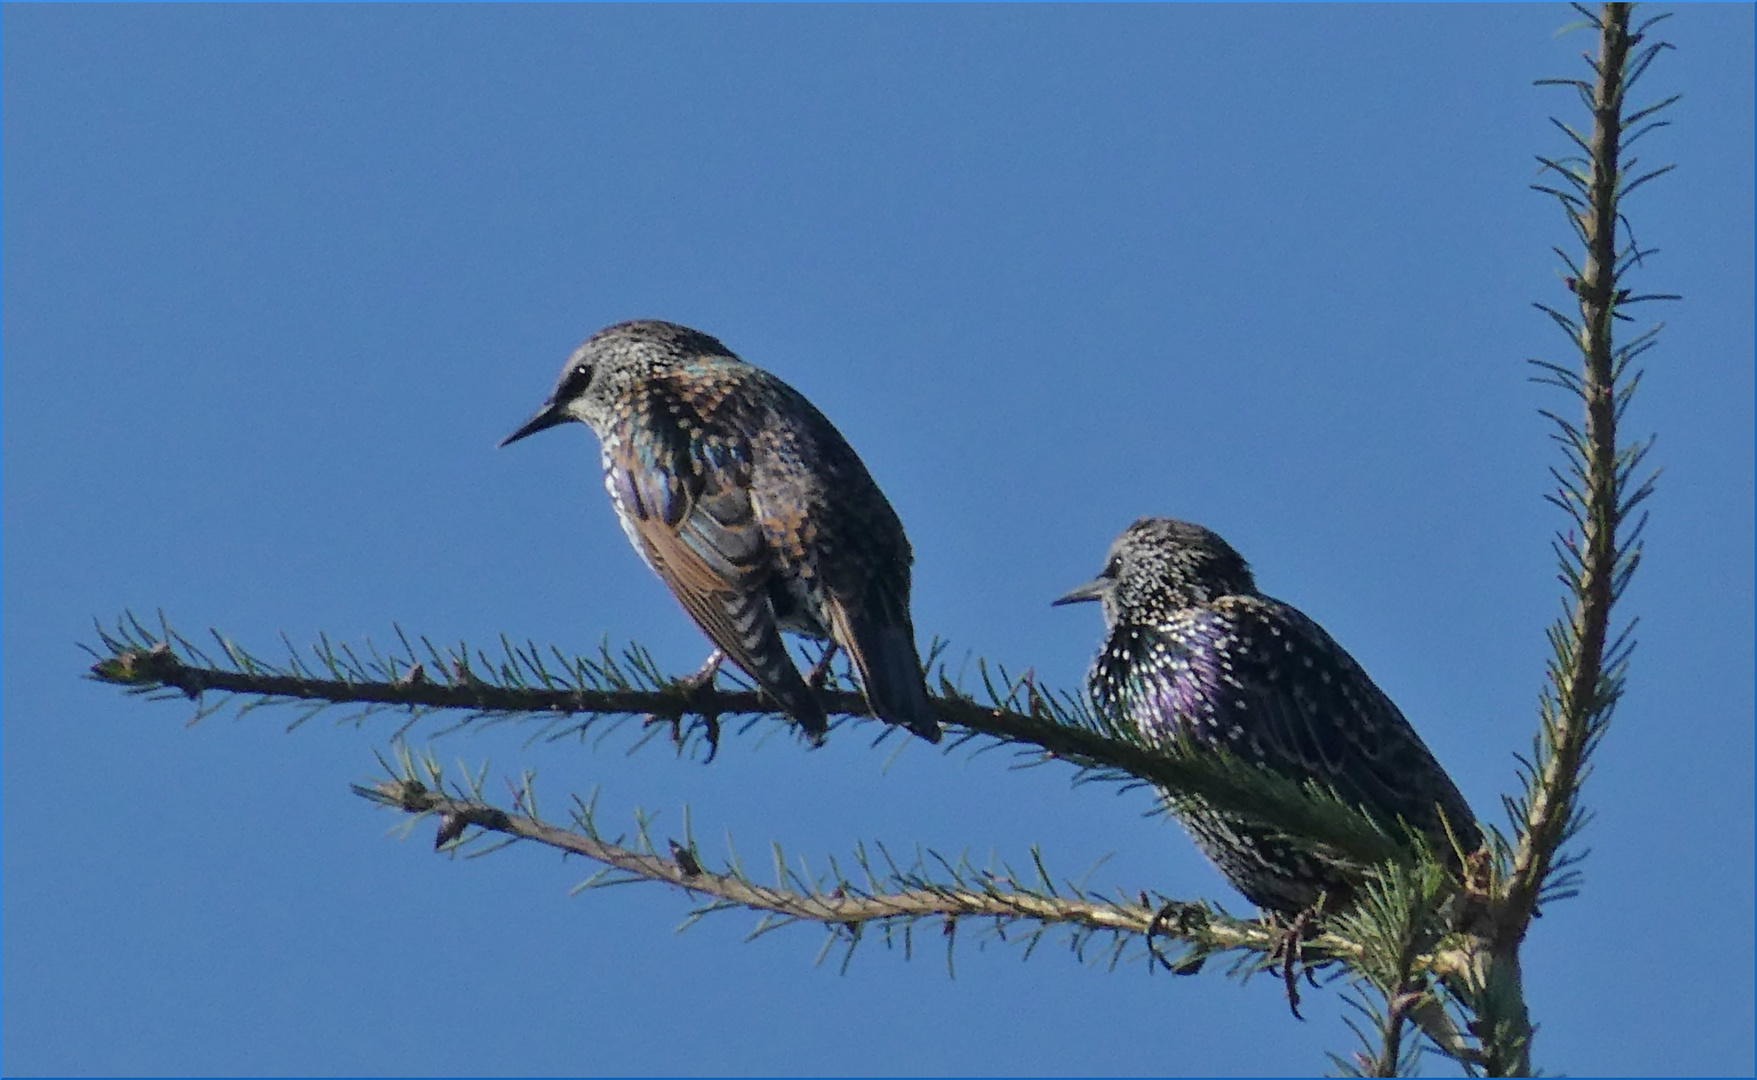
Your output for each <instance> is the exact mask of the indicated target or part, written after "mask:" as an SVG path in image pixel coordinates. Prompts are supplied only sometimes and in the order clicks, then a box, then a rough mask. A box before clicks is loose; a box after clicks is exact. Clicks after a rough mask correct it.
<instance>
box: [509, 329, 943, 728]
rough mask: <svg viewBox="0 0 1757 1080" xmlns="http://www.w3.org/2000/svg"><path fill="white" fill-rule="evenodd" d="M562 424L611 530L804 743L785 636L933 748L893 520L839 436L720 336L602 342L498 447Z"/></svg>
mask: <svg viewBox="0 0 1757 1080" xmlns="http://www.w3.org/2000/svg"><path fill="white" fill-rule="evenodd" d="M570 420H574V421H579V422H581V423H584V424H586V425H587V426H589V427H590V428H591V429H592V430H593V431H594V432H595V433H596V434H597V436H598V440H599V444H600V448H601V451H602V453H601V458H602V462H603V466H604V486H605V489H606V490H607V491H608V492H609V494H610V500H611V503H612V504H613V505H614V507H615V509H616V516H617V520H618V521H620V522H621V524H622V528H623V532H624V533H626V534H627V536H628V539H629V542H630V543H631V544H633V545H634V548H635V550H636V551H637V552H638V553H639V554H640V556H641V558H642V559H643V560H645V561H646V563H647V565H648V566H650V567H651V568H652V569H653V570H654V572H655V573H657V574H658V575H659V577H660V578H661V579H662V580H663V581H664V582H665V584H666V585H667V586H668V587H669V588H670V589H671V592H672V594H673V595H674V596H676V597H677V599H678V601H679V602H680V603H682V605H683V607H684V609H685V610H686V611H688V612H689V614H690V617H691V618H693V619H694V620H695V622H696V624H697V625H698V626H700V627H701V629H702V631H703V632H704V633H706V634H707V635H708V637H709V639H710V640H712V641H713V643H714V645H715V646H716V648H717V649H718V650H719V652H720V653H723V654H724V655H725V657H726V658H728V659H730V660H732V662H733V663H735V664H737V665H738V666H739V667H740V668H742V669H743V670H744V671H745V672H746V673H747V674H749V675H750V676H751V678H753V679H755V680H756V682H757V684H758V685H759V686H761V687H762V688H763V689H764V690H765V691H767V692H768V693H769V694H770V695H771V696H773V697H774V698H775V699H776V700H777V701H779V702H780V703H781V706H782V708H783V709H785V710H786V711H787V712H788V713H789V714H791V715H792V716H793V717H794V718H795V719H797V720H798V721H799V722H800V724H801V726H802V727H804V728H805V730H806V731H807V732H808V733H810V734H811V735H812V736H814V737H819V738H821V736H822V735H823V733H824V732H825V730H827V726H828V719H827V717H826V716H825V714H824V710H823V706H822V705H821V704H820V703H819V702H818V700H817V698H816V696H815V695H814V694H813V693H812V692H811V689H810V688H809V687H808V686H807V685H806V683H805V680H803V679H802V678H801V677H800V674H799V671H798V669H797V668H796V667H795V666H794V664H793V661H792V659H791V657H789V656H788V654H787V650H786V648H785V646H784V645H783V644H782V640H781V631H783V630H788V631H793V632H795V633H800V634H804V635H806V636H809V637H815V638H819V639H824V640H828V641H831V642H833V643H834V644H835V645H836V646H837V647H839V648H840V649H842V650H844V651H846V652H847V653H848V656H849V659H850V660H851V661H852V663H853V665H854V669H855V671H856V673H857V675H858V677H859V679H860V683H861V686H862V688H863V689H864V690H865V691H866V696H867V702H868V704H869V705H870V706H871V708H872V710H873V712H874V713H876V714H877V715H878V716H879V717H881V718H882V719H884V720H887V721H889V722H891V723H895V724H901V725H903V726H906V727H908V728H909V729H910V730H911V731H914V732H915V733H916V734H918V735H920V736H922V737H923V738H926V739H930V740H935V741H937V740H938V739H939V737H940V728H939V721H938V720H937V719H936V718H935V717H934V714H933V711H932V708H931V705H930V704H929V700H928V694H927V687H926V682H925V680H924V679H923V675H922V670H921V662H920V658H919V655H918V654H917V652H916V649H915V631H914V628H913V626H912V624H911V622H910V617H909V590H910V564H911V562H912V561H913V555H912V554H911V552H910V548H909V540H908V538H907V537H906V536H905V535H904V533H903V524H902V522H901V521H899V520H898V518H897V515H896V512H895V511H894V510H892V509H891V504H890V503H889V502H888V501H887V500H886V499H885V497H884V494H883V493H882V492H881V491H880V490H879V488H878V485H877V484H876V483H874V482H873V479H872V477H871V475H869V474H868V473H867V471H866V466H865V465H864V464H862V463H861V461H860V458H859V457H858V456H857V455H856V454H855V453H854V451H853V449H852V448H851V447H849V445H848V443H847V441H846V440H845V439H843V438H842V435H841V433H840V432H838V431H837V430H836V428H835V426H834V425H833V424H831V423H830V421H829V420H828V419H826V418H825V417H824V415H823V414H822V413H821V412H819V411H818V410H817V409H816V408H815V407H814V406H813V405H812V404H811V402H809V401H807V400H806V399H805V397H804V396H803V395H801V394H800V393H799V392H798V391H797V390H795V389H793V388H792V387H791V386H789V385H787V384H786V383H785V382H782V381H781V380H780V379H778V378H776V377H775V376H773V375H771V374H769V373H768V372H766V371H764V370H762V369H761V368H758V367H755V366H753V365H751V364H747V363H745V362H744V361H742V360H740V359H739V358H738V357H737V356H735V355H733V353H732V351H731V350H729V349H728V348H726V346H725V345H723V344H721V342H720V341H719V340H718V339H717V338H714V337H710V336H709V335H707V334H704V333H701V332H700V331H698V330H691V329H690V328H688V327H686V326H678V325H677V324H675V323H667V322H656V321H651V320H641V321H634V322H625V323H618V324H616V325H615V326H611V327H608V328H606V329H604V330H600V331H599V332H598V333H596V334H593V335H592V336H591V337H590V338H588V339H587V340H586V342H585V343H584V344H582V345H581V346H580V347H579V348H577V349H575V350H574V351H573V353H572V355H570V356H569V357H568V359H567V363H566V364H564V365H563V366H562V369H561V376H560V378H558V379H557V380H556V383H555V390H554V391H553V392H552V393H551V394H550V395H549V400H548V401H546V402H545V403H544V405H543V407H542V408H541V409H539V410H537V412H536V414H535V415H533V416H532V417H531V418H530V419H529V420H528V421H526V422H525V424H524V425H523V426H521V427H520V428H519V429H518V430H517V431H515V432H513V433H512V434H511V435H509V436H508V437H507V438H506V440H505V441H504V442H502V443H501V445H502V446H504V445H506V444H507V443H511V442H516V441H518V440H519V439H523V438H525V437H526V436H528V435H532V434H535V433H536V432H539V431H543V430H545V429H547V428H551V427H555V426H556V425H558V424H563V423H566V422H568V421H570Z"/></svg>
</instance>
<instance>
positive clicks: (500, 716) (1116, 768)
mask: <svg viewBox="0 0 1757 1080" xmlns="http://www.w3.org/2000/svg"><path fill="white" fill-rule="evenodd" d="M397 633H398V639H399V642H400V643H401V645H402V646H403V648H402V649H401V651H400V652H398V653H396V654H395V655H390V656H387V655H385V654H382V653H380V652H379V651H378V650H377V649H376V648H375V647H374V646H372V645H371V644H367V645H365V646H363V648H362V650H361V651H362V652H363V653H364V654H365V655H364V656H361V655H360V654H359V653H356V652H355V651H354V650H353V649H352V648H350V647H349V646H346V645H336V644H334V643H332V642H330V641H329V639H328V638H327V637H323V638H321V639H320V641H319V643H318V644H317V645H315V646H313V647H312V648H311V649H310V650H309V654H310V657H311V659H310V660H307V659H303V658H302V656H301V654H300V652H299V651H298V650H293V649H291V648H289V653H290V655H289V658H288V660H287V661H285V662H283V663H281V664H278V665H277V664H272V663H269V662H268V661H265V660H263V659H262V658H260V657H257V656H255V655H253V654H251V653H249V652H247V651H246V650H244V649H243V648H242V647H241V646H239V645H237V644H236V643H234V642H232V641H231V640H230V639H229V638H226V637H225V636H223V635H221V634H219V633H218V632H217V631H216V632H213V635H212V636H213V638H214V640H215V641H216V642H218V644H219V650H220V654H221V655H220V657H219V658H216V657H213V656H210V655H209V654H208V653H207V652H206V651H205V650H203V649H202V648H200V647H198V646H197V645H195V644H194V643H193V642H191V641H189V640H188V639H187V638H185V637H184V636H183V635H181V634H179V633H177V632H176V631H175V630H173V629H171V628H170V626H169V625H168V624H167V623H165V622H164V620H163V618H162V617H161V626H160V628H159V629H158V630H157V631H156V632H155V631H154V630H151V629H149V628H147V627H146V626H144V625H143V624H142V623H141V622H140V621H139V620H137V619H135V618H134V617H133V616H132V615H125V616H124V617H123V618H122V619H121V620H119V621H118V624H117V626H116V627H115V628H114V629H113V630H109V629H105V628H103V627H101V626H100V627H99V628H98V636H99V640H100V643H101V645H102V649H101V651H100V650H99V649H90V650H88V651H91V652H92V653H93V654H94V655H96V656H98V657H99V659H98V662H97V663H95V664H93V665H92V667H91V669H90V672H89V676H90V677H91V678H93V679H95V680H98V681H100V682H106V683H110V684H112V685H117V686H121V687H124V688H126V689H127V690H128V691H130V692H131V693H144V694H154V693H156V692H164V693H165V694H168V695H169V696H182V697H185V698H188V699H190V700H192V701H196V702H197V703H198V705H197V712H196V719H200V718H201V717H203V716H206V715H209V714H210V713H211V712H213V711H214V710H216V709H218V708H221V707H223V706H224V704H225V701H226V699H227V697H228V696H230V697H232V698H252V697H253V698H254V699H255V700H253V701H245V702H243V703H242V704H241V705H240V709H241V711H245V712H248V711H251V710H254V709H257V708H261V707H263V706H265V705H286V704H295V705H297V704H304V705H305V706H306V708H305V710H304V711H303V712H302V713H301V714H300V715H299V716H298V717H297V719H295V720H294V721H293V723H294V725H297V724H301V723H304V722H305V721H306V720H308V719H309V718H310V717H311V716H313V715H315V714H316V713H317V712H319V711H321V710H323V709H325V708H327V707H329V706H332V705H357V706H361V707H362V710H363V711H362V713H361V714H360V715H361V716H362V717H364V716H366V715H371V714H373V713H375V712H379V711H384V710H395V711H401V712H405V713H407V714H408V719H407V720H405V722H404V723H403V724H402V726H401V727H400V728H399V729H398V730H397V732H396V734H397V735H399V736H400V735H402V734H403V733H405V732H406V731H407V730H408V729H409V728H410V726H412V725H413V724H414V723H415V722H416V721H418V720H420V719H421V718H422V717H424V716H427V715H429V714H432V713H435V712H441V711H450V712H457V713H462V714H464V715H463V716H462V718H461V719H459V720H457V721H456V723H458V724H460V725H461V724H468V723H471V722H476V721H482V722H508V721H518V720H536V721H537V722H538V723H540V724H542V725H544V728H543V734H544V735H545V736H546V737H548V738H551V739H554V738H560V737H564V736H566V735H569V734H583V733H585V732H586V731H587V730H589V729H591V728H592V727H593V726H594V725H597V724H601V723H606V722H609V723H614V722H616V721H619V720H626V719H628V718H630V717H641V718H644V719H645V720H647V721H649V722H651V721H655V720H656V721H659V722H661V723H663V724H664V725H665V726H666V730H669V731H671V732H672V733H673V735H674V738H675V739H676V741H677V744H678V746H679V750H680V751H682V750H683V749H685V748H686V747H687V746H690V745H693V743H694V742H705V743H707V744H708V755H709V756H710V757H711V756H712V753H713V752H714V749H715V748H716V747H717V745H718V740H719V738H720V735H721V732H722V729H723V727H725V726H729V725H728V721H731V722H734V723H739V722H741V723H740V726H739V727H738V728H737V730H738V731H740V732H744V731H749V730H750V729H751V728H752V726H753V725H756V724H758V723H760V722H763V721H765V720H767V721H771V722H776V723H780V722H785V720H786V718H785V717H784V716H782V715H780V714H779V713H778V712H777V711H776V708H775V705H774V703H773V702H772V701H771V700H770V699H768V698H767V697H766V696H765V695H763V694H762V693H761V692H760V691H757V690H754V689H745V688H737V687H734V688H721V687H717V686H714V685H713V684H709V685H706V686H693V685H691V684H689V683H688V682H687V681H686V680H684V679H680V678H677V677H675V676H670V675H667V674H664V673H663V672H661V671H660V669H659V668H658V666H657V664H655V663H654V661H653V660H652V658H651V656H649V655H648V654H647V653H646V651H645V650H644V649H641V648H640V647H639V646H630V647H629V648H627V649H625V650H624V651H623V653H622V654H621V656H615V655H612V654H611V652H610V650H609V649H608V648H604V649H601V650H600V655H599V657H598V658H596V659H587V658H583V657H572V658H570V657H566V656H564V655H562V654H561V653H560V652H559V651H557V650H555V649H553V648H551V649H549V650H547V651H545V650H541V649H539V648H538V647H537V646H535V645H531V644H527V645H523V646H521V645H516V644H514V643H513V642H511V641H509V640H507V639H505V638H503V639H502V642H501V644H502V653H501V655H499V656H498V657H491V656H490V655H488V654H487V653H486V652H484V651H482V650H471V649H470V648H469V647H468V646H465V645H459V646H456V647H454V648H448V649H441V648H438V647H436V646H434V645H433V643H432V642H430V641H428V640H427V639H425V638H420V639H417V640H418V641H419V642H420V643H421V646H422V647H423V648H424V650H425V656H424V658H423V659H421V660H416V659H415V657H416V656H420V655H422V653H421V652H419V651H417V650H416V648H415V646H414V643H413V642H411V641H410V640H409V638H408V637H407V636H406V635H404V634H403V633H402V632H401V631H400V630H399V631H398V632H397ZM937 651H941V650H936V654H937ZM976 668H977V672H978V677H979V679H980V681H981V684H982V693H983V699H979V698H977V697H975V696H974V695H972V694H970V693H967V692H965V691H964V690H963V689H961V688H960V687H959V686H958V685H956V684H955V683H954V682H953V680H952V679H951V678H950V677H949V675H948V674H947V672H946V670H945V668H944V666H943V665H942V666H941V667H940V670H939V680H938V681H939V687H940V692H939V693H938V694H935V695H933V697H932V700H933V704H934V709H935V711H936V712H937V713H938V714H939V716H940V718H941V720H942V721H943V722H944V723H945V724H946V725H947V726H948V727H950V728H951V729H952V731H951V738H949V739H948V740H947V742H946V748H947V749H948V750H952V749H957V748H960V747H965V746H970V745H972V743H973V741H974V742H975V743H976V746H977V747H978V748H980V747H981V746H982V745H989V746H993V745H1003V746H1009V747H1012V748H1014V749H1016V750H1018V751H1020V752H1021V753H1022V755H1023V763H1024V764H1026V765H1037V764H1044V763H1047V762H1051V761H1062V762H1067V763H1069V764H1071V765H1073V766H1074V767H1075V768H1076V769H1077V770H1079V779H1081V780H1108V781H1112V782H1116V783H1120V784H1122V785H1124V786H1125V787H1128V786H1140V785H1150V786H1152V787H1154V788H1156V789H1158V790H1160V791H1163V792H1177V793H1179V794H1181V795H1193V796H1199V797H1201V798H1203V799H1205V800H1207V801H1208V802H1209V803H1211V804H1213V805H1215V806H1217V807H1221V808H1224V809H1227V810H1230V811H1232V812H1234V813H1237V814H1239V815H1241V816H1245V817H1248V818H1250V819H1251V820H1255V821H1261V822H1264V823H1266V824H1268V825H1270V826H1271V827H1274V828H1276V829H1278V830H1279V831H1281V832H1283V833H1285V834H1287V835H1290V836H1295V837H1301V838H1304V839H1306V840H1308V841H1309V842H1311V843H1312V844H1313V846H1314V852H1315V854H1316V855H1317V857H1322V858H1326V859H1329V860H1331V861H1334V862H1336V863H1339V864H1347V865H1357V866H1361V867H1365V866H1369V865H1373V864H1375V863H1378V862H1381V861H1384V860H1387V859H1404V858H1407V857H1408V855H1409V851H1408V848H1407V845H1406V842H1405V838H1404V836H1403V834H1402V831H1401V830H1400V829H1399V828H1398V827H1397V826H1396V824H1395V823H1388V822H1379V821H1376V820H1374V819H1372V818H1371V817H1369V816H1368V815H1366V814H1365V813H1363V812H1362V811H1360V810H1359V809H1358V808H1357V807H1354V806H1351V805H1349V804H1347V803H1345V802H1343V801H1342V800H1341V799H1339V798H1338V797H1337V796H1336V795H1335V794H1334V792H1332V791H1330V790H1329V789H1327V788H1323V787H1321V786H1319V785H1317V784H1315V783H1307V784H1301V783H1298V782H1296V781H1293V780H1290V779H1287V778H1285V777H1280V776H1276V775H1274V774H1272V773H1268V772H1266V771H1265V770H1262V769H1258V768H1254V767H1252V766H1250V765H1248V764H1246V763H1244V762H1242V761H1240V760H1238V759H1236V758H1233V757H1230V756H1227V755H1223V754H1216V753H1212V752H1196V751H1194V750H1193V749H1191V748H1189V747H1185V746H1180V745H1177V744H1165V743H1162V742H1156V741H1154V740H1151V739H1148V738H1146V737H1144V736H1143V735H1142V734H1141V733H1140V732H1138V731H1135V730H1133V729H1132V728H1131V727H1129V726H1128V724H1127V721H1126V719H1125V720H1119V719H1114V718H1102V717H1098V716H1096V715H1094V714H1093V713H1092V711H1091V710H1089V709H1088V708H1087V707H1086V706H1085V705H1084V703H1082V702H1080V701H1078V700H1077V699H1075V698H1074V697H1072V696H1071V695H1068V694H1065V693H1055V692H1051V691H1046V690H1043V689H1041V688H1039V687H1038V686H1037V685H1036V682H1035V680H1034V679H1033V678H1032V677H1031V676H1030V675H1029V674H1027V675H1026V676H1024V677H1021V678H1016V679H1015V678H1009V677H1008V676H1007V675H1006V672H1005V671H1004V669H998V668H990V667H989V665H987V664H986V663H980V662H979V663H978V664H977V665H976ZM429 671H432V672H436V673H438V674H437V675H430V674H428V672H429ZM844 685H845V683H844V682H842V681H841V680H838V679H835V678H834V677H832V678H831V680H830V681H829V683H827V684H826V686H825V688H824V689H823V690H821V691H820V692H819V697H820V700H822V701H823V703H824V706H825V710H826V712H828V713H829V714H830V715H831V716H832V717H839V718H841V722H840V724H839V725H838V726H847V725H850V724H858V723H877V721H874V720H873V719H872V718H871V717H870V716H869V715H868V714H867V709H866V702H865V699H864V698H863V697H862V696H861V695H860V694H859V693H857V692H855V691H853V690H852V689H844V688H843V686H844ZM208 695H215V696H216V700H213V701H209V700H207V696H208ZM653 730H654V729H653V728H651V727H649V729H648V735H649V737H650V735H651V734H652V731H653ZM889 734H890V730H889V729H886V730H885V731H883V732H881V733H880V736H879V737H880V738H885V737H887V736H888V735H889Z"/></svg>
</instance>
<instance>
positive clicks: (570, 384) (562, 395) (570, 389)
mask: <svg viewBox="0 0 1757 1080" xmlns="http://www.w3.org/2000/svg"><path fill="white" fill-rule="evenodd" d="M590 385H592V365H590V364H575V365H574V366H573V369H572V370H571V371H569V372H568V373H567V374H566V375H564V376H562V378H561V385H560V386H558V387H556V388H555V400H556V401H572V400H573V399H574V398H577V397H579V396H580V395H581V394H583V393H585V392H586V387H588V386H590Z"/></svg>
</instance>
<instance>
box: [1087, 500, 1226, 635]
mask: <svg viewBox="0 0 1757 1080" xmlns="http://www.w3.org/2000/svg"><path fill="white" fill-rule="evenodd" d="M1256 591H1257V585H1256V581H1255V580H1254V579H1253V578H1252V576H1251V568H1250V566H1249V564H1247V563H1246V562H1245V560H1244V557H1243V556H1242V555H1240V554H1239V553H1238V552H1236V551H1234V550H1233V549H1232V545H1231V544H1228V543H1227V542H1226V541H1225V540H1222V539H1221V538H1220V537H1219V536H1218V535H1217V534H1215V533H1214V532H1212V531H1211V530H1208V529H1204V528H1203V527H1202V526H1200V525H1193V524H1191V523H1190V522H1187V521H1174V520H1172V519H1171V518H1142V519H1141V520H1139V521H1137V522H1135V523H1134V524H1133V525H1130V526H1129V527H1128V528H1127V529H1125V530H1123V534H1122V535H1121V536H1119V537H1117V538H1116V540H1115V541H1114V542H1113V543H1112V544H1111V545H1110V552H1109V553H1108V554H1107V555H1106V556H1105V560H1104V572H1103V573H1101V574H1099V575H1098V576H1097V577H1096V578H1093V579H1092V580H1091V581H1088V582H1087V583H1086V584H1084V585H1081V586H1080V587H1079V588H1077V589H1074V590H1073V591H1071V592H1069V593H1067V594H1066V595H1065V596H1062V597H1061V598H1059V599H1057V600H1056V601H1055V603H1056V604H1058V605H1059V604H1077V603H1080V602H1081V601H1085V600H1097V601H1100V602H1102V603H1103V605H1104V622H1105V625H1106V626H1108V627H1114V626H1115V625H1116V624H1117V622H1118V621H1121V620H1128V621H1134V622H1152V621H1156V620H1158V619H1160V618H1163V617H1165V616H1167V615H1169V614H1170V613H1172V612H1174V611H1179V610H1181V609H1184V608H1190V607H1195V606H1197V605H1199V604H1206V603H1209V602H1211V601H1213V600H1215V599H1218V598H1219V597H1222V596H1234V595H1244V596H1253V595H1255V594H1256Z"/></svg>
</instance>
